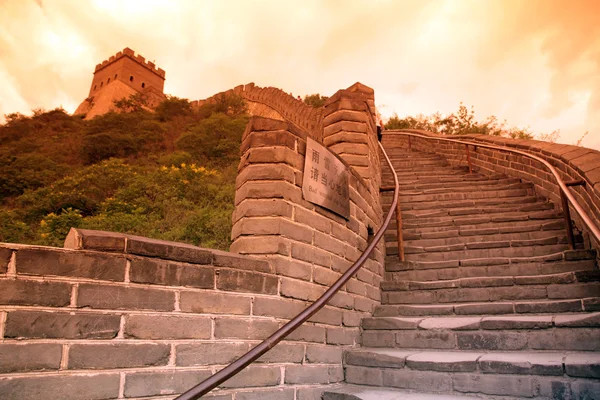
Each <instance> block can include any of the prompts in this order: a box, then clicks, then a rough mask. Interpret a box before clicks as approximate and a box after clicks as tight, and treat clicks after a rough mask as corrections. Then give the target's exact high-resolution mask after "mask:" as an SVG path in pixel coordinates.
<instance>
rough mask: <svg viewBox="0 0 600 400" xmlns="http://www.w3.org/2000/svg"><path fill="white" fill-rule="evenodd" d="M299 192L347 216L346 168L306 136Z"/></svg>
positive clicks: (348, 206)
mask: <svg viewBox="0 0 600 400" xmlns="http://www.w3.org/2000/svg"><path fill="white" fill-rule="evenodd" d="M302 195H303V196H304V199H305V200H307V201H310V202H311V203H314V204H318V205H320V206H321V207H324V208H327V209H328V210H331V211H333V212H334V213H336V214H339V215H341V216H342V217H344V218H346V219H349V218H350V192H349V190H348V169H347V168H346V166H345V165H344V164H343V163H342V162H341V161H340V160H338V158H337V157H336V156H335V155H333V153H331V152H330V151H329V150H328V149H327V148H325V147H324V146H322V145H321V144H319V143H318V142H316V141H314V140H313V139H311V138H307V142H306V158H305V160H304V178H303V179H302Z"/></svg>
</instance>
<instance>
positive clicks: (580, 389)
mask: <svg viewBox="0 0 600 400" xmlns="http://www.w3.org/2000/svg"><path fill="white" fill-rule="evenodd" d="M571 393H572V394H573V398H574V399H578V400H594V399H599V398H600V382H599V381H575V382H572V383H571Z"/></svg>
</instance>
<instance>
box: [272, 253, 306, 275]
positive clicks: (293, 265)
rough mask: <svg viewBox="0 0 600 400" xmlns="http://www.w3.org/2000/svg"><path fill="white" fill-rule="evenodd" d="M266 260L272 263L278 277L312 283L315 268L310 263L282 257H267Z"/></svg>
mask: <svg viewBox="0 0 600 400" xmlns="http://www.w3.org/2000/svg"><path fill="white" fill-rule="evenodd" d="M266 259H267V260H268V261H269V262H270V263H271V265H272V266H273V269H274V270H275V273H276V274H277V275H283V276H288V277H290V278H296V279H302V280H304V281H310V279H311V277H312V269H313V266H312V265H311V264H310V263H306V262H303V261H299V260H294V259H291V258H287V257H283V256H280V255H272V256H266Z"/></svg>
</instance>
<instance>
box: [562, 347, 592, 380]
mask: <svg viewBox="0 0 600 400" xmlns="http://www.w3.org/2000/svg"><path fill="white" fill-rule="evenodd" d="M565 370H566V372H567V375H569V376H577V377H582V378H600V354H598V353H570V354H567V356H566V357H565Z"/></svg>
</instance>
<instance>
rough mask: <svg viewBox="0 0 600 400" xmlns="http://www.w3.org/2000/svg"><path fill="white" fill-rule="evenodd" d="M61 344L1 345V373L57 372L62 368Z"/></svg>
mask: <svg viewBox="0 0 600 400" xmlns="http://www.w3.org/2000/svg"><path fill="white" fill-rule="evenodd" d="M61 354H62V345H60V344H47V343H43V344H34V343H22V344H9V343H3V344H0V373H7V372H25V371H43V370H57V369H58V367H59V366H60V360H61Z"/></svg>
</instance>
